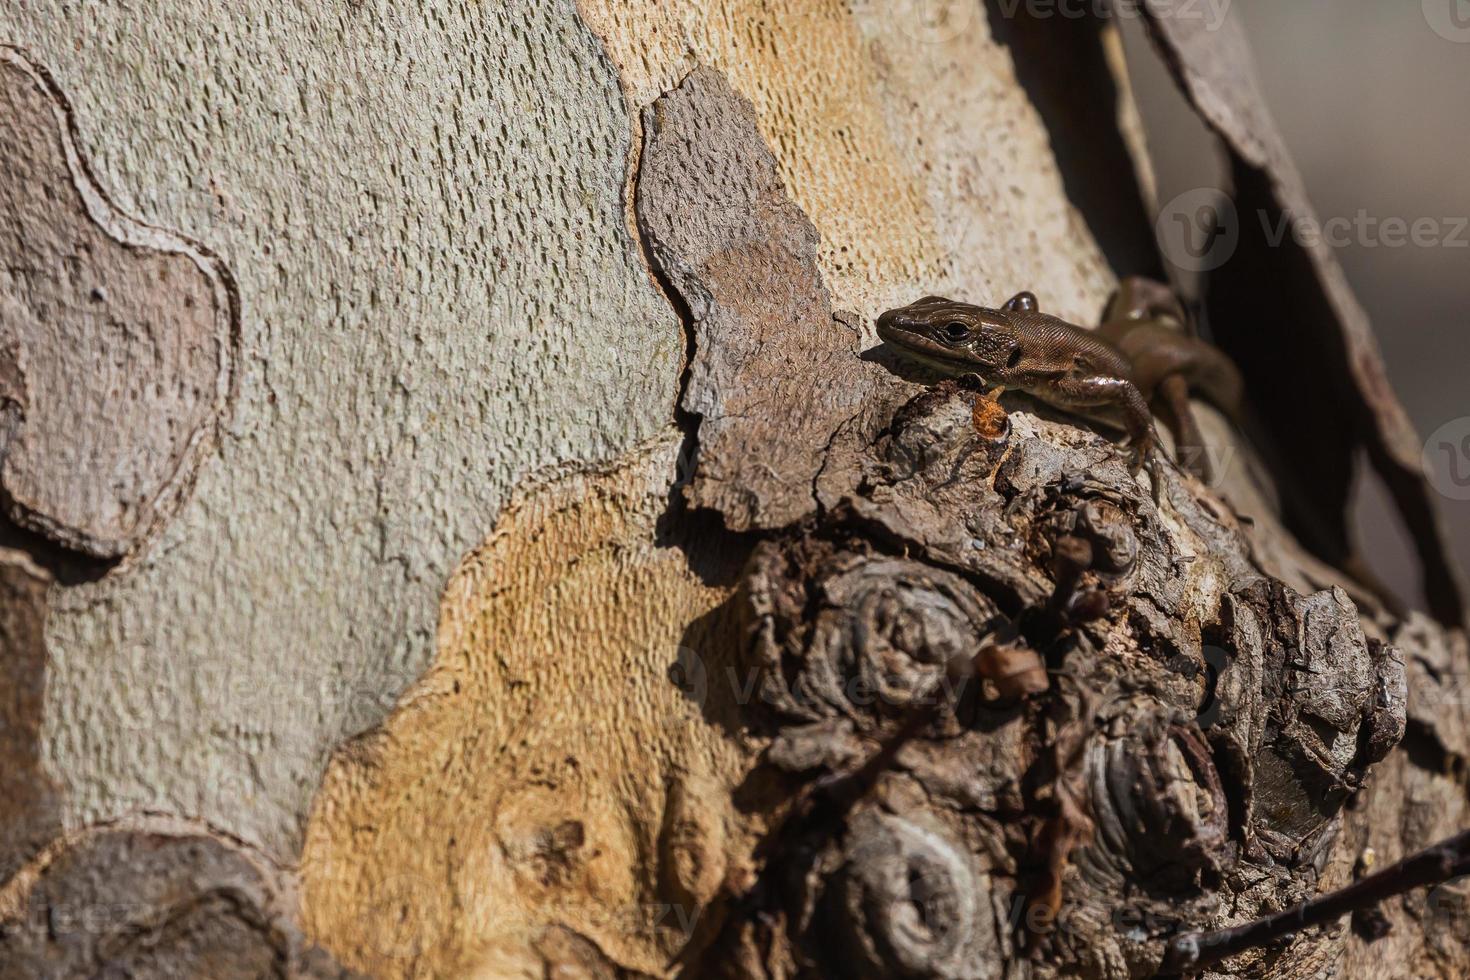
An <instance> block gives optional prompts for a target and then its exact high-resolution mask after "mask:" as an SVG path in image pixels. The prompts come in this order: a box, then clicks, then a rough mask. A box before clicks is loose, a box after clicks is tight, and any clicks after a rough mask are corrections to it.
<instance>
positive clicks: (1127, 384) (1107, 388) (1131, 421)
mask: <svg viewBox="0 0 1470 980" xmlns="http://www.w3.org/2000/svg"><path fill="white" fill-rule="evenodd" d="M1047 389H1048V390H1047V392H1046V395H1045V396H1044V397H1045V400H1047V401H1051V402H1053V403H1055V404H1057V405H1060V406H1062V407H1064V408H1073V409H1078V410H1080V411H1082V412H1083V413H1093V414H1108V415H1114V416H1116V417H1117V420H1118V421H1119V422H1121V424H1122V426H1123V430H1124V431H1125V432H1127V433H1128V444H1129V447H1130V450H1131V452H1130V454H1129V464H1128V471H1129V472H1130V473H1137V472H1138V471H1139V470H1140V469H1142V468H1143V464H1144V463H1145V462H1148V461H1149V460H1150V459H1151V457H1152V454H1153V450H1154V422H1153V416H1152V415H1151V414H1149V410H1148V402H1147V401H1145V400H1144V397H1143V393H1142V392H1140V391H1139V390H1138V387H1137V386H1136V385H1135V384H1133V382H1131V381H1129V380H1127V379H1125V378H1115V377H1108V376H1106V375H1082V374H1072V375H1068V376H1066V377H1062V378H1057V379H1054V380H1052V381H1051V382H1050V383H1049V384H1048V385H1047ZM1155 483H1156V484H1157V479H1155Z"/></svg>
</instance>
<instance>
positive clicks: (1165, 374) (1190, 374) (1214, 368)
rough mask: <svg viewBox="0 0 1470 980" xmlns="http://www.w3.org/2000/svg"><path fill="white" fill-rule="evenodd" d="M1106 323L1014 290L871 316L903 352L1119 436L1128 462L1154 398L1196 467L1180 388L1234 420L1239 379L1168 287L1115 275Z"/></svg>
mask: <svg viewBox="0 0 1470 980" xmlns="http://www.w3.org/2000/svg"><path fill="white" fill-rule="evenodd" d="M1105 319H1106V321H1107V322H1106V323H1105V324H1104V325H1103V327H1101V328H1099V329H1098V330H1085V329H1083V328H1081V327H1078V326H1075V325H1073V324H1071V323H1068V322H1066V321H1065V320H1062V319H1059V318H1057V317H1054V316H1050V315H1048V314H1045V313H1042V312H1041V311H1040V310H1039V309H1038V308H1037V302H1036V297H1035V296H1033V295H1032V294H1031V293H1029V292H1022V293H1018V294H1016V295H1015V296H1014V297H1012V298H1011V299H1010V300H1009V301H1008V302H1007V303H1006V304H1005V305H1004V306H1002V307H1000V308H999V309H991V308H989V307H983V306H975V305H972V304H969V303H960V302H956V301H954V300H949V299H945V298H943V297H939V296H926V297H924V298H923V299H921V300H918V301H917V302H914V303H911V304H909V305H908V306H904V307H900V308H899V309H896V310H889V311H888V312H886V313H884V314H883V315H882V316H880V317H879V318H878V334H879V336H880V337H882V338H883V339H884V340H885V341H887V342H889V343H891V344H893V345H895V346H897V347H898V348H899V349H900V350H901V351H903V352H904V353H905V354H906V355H907V356H909V357H912V358H915V359H917V360H920V361H923V362H926V363H928V364H930V365H932V366H934V367H936V368H938V369H939V370H941V371H943V372H945V373H947V374H952V375H968V374H976V375H979V376H980V377H981V378H983V379H984V380H986V381H988V382H989V383H991V384H994V385H999V386H1002V387H1004V388H1016V389H1019V390H1021V391H1024V392H1026V393H1028V394H1030V395H1032V396H1034V397H1036V398H1038V399H1040V400H1041V401H1044V402H1046V403H1047V404H1050V405H1053V406H1055V407H1057V408H1062V409H1066V410H1069V411H1074V412H1077V413H1078V414H1081V415H1084V416H1086V417H1088V418H1091V419H1095V420H1098V421H1101V422H1104V423H1108V424H1111V425H1115V426H1118V427H1120V428H1122V429H1123V430H1124V431H1125V432H1126V433H1127V434H1128V441H1129V444H1130V447H1131V450H1132V456H1131V460H1130V463H1131V469H1132V470H1133V471H1134V472H1137V471H1138V470H1139V468H1140V467H1141V466H1142V465H1143V464H1144V463H1145V462H1149V461H1150V460H1151V455H1152V453H1153V450H1154V440H1155V437H1154V429H1153V416H1152V414H1151V413H1150V411H1149V402H1150V400H1153V399H1158V400H1159V401H1160V402H1161V403H1162V404H1163V407H1165V408H1166V409H1167V413H1168V415H1169V416H1171V417H1172V418H1171V419H1170V421H1171V422H1173V423H1175V424H1174V426H1173V427H1174V430H1175V434H1176V436H1177V437H1178V438H1177V440H1176V441H1177V443H1178V444H1179V445H1180V447H1181V455H1182V456H1184V458H1185V459H1186V462H1187V463H1191V464H1195V463H1197V464H1198V468H1197V472H1198V471H1200V470H1203V469H1204V465H1203V461H1204V456H1203V452H1202V451H1200V452H1195V450H1202V445H1201V443H1200V439H1199V430H1198V427H1197V426H1196V425H1195V423H1194V417H1193V414H1192V412H1191V410H1190V408H1189V391H1190V389H1191V388H1195V389H1197V390H1199V391H1200V392H1201V393H1202V394H1204V395H1205V397H1206V398H1207V399H1209V400H1210V401H1212V402H1214V403H1215V404H1216V405H1217V406H1218V407H1220V408H1221V409H1222V410H1223V411H1225V412H1226V413H1227V414H1229V415H1230V416H1231V417H1232V418H1238V413H1239V404H1240V395H1241V383H1240V375H1239V373H1238V372H1237V371H1236V369H1235V366H1234V365H1233V364H1231V362H1230V360H1229V359H1228V358H1226V357H1225V355H1224V354H1223V353H1221V352H1220V351H1219V350H1217V349H1216V348H1214V347H1212V346H1210V345H1209V344H1207V343H1205V342H1204V341H1202V340H1200V339H1198V338H1196V337H1192V336H1190V335H1188V334H1186V333H1185V332H1184V323H1185V318H1184V312H1183V309H1182V308H1181V307H1180V306H1179V304H1178V301H1177V300H1176V299H1174V297H1173V294H1172V293H1170V292H1169V290H1168V288H1167V287H1165V286H1163V285H1160V284H1158V283H1154V282H1151V281H1149V280H1146V279H1141V278H1132V279H1127V280H1124V282H1123V284H1122V285H1121V286H1120V288H1119V290H1118V294H1117V296H1116V297H1115V299H1114V300H1113V302H1112V303H1111V304H1110V305H1109V309H1108V313H1107V316H1106V317H1105Z"/></svg>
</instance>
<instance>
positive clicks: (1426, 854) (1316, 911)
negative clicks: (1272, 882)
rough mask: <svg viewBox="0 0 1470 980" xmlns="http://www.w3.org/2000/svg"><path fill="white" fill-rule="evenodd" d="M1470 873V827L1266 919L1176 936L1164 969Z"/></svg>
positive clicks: (1205, 961) (1187, 967)
mask: <svg viewBox="0 0 1470 980" xmlns="http://www.w3.org/2000/svg"><path fill="white" fill-rule="evenodd" d="M1465 874H1470V831H1465V832H1464V833H1460V834H1456V835H1455V836H1453V837H1449V838H1446V839H1445V840H1442V841H1440V842H1439V843H1438V844H1434V845H1432V846H1430V847H1426V848H1425V849H1424V850H1422V851H1420V852H1418V853H1417V854H1412V855H1410V856H1409V857H1406V858H1404V859H1403V860H1402V861H1399V862H1398V863H1397V864H1391V865H1389V866H1388V867H1386V868H1384V869H1383V870H1382V871H1379V872H1376V873H1374V874H1371V875H1368V876H1367V877H1366V878H1361V879H1359V880H1358V881H1355V882H1353V883H1352V884H1351V885H1348V886H1347V887H1346V888H1340V889H1338V890H1337V891H1335V892H1332V893H1330V894H1327V895H1322V896H1319V897H1317V898H1314V899H1312V900H1311V901H1309V902H1305V903H1303V904H1302V905H1298V906H1297V907H1296V908H1292V909H1286V910H1285V911H1282V912H1277V913H1275V914H1273V915H1268V916H1266V917H1265V918H1263V919H1257V920H1256V921H1254V922H1248V923H1246V924H1245V925H1239V926H1231V927H1230V928H1229V929H1219V930H1216V931H1214V932H1192V933H1188V934H1186V935H1183V936H1175V937H1174V938H1173V939H1172V940H1170V942H1169V945H1168V948H1167V949H1165V951H1164V961H1163V964H1162V965H1161V966H1160V972H1161V973H1163V974H1174V973H1183V972H1185V971H1193V970H1199V969H1201V968H1203V967H1206V966H1209V965H1210V964H1211V963H1215V962H1218V961H1219V960H1222V959H1225V958H1226V957H1227V956H1234V955H1235V954H1236V953H1240V952H1243V951H1245V950H1247V949H1254V948H1256V947H1258V946H1264V945H1265V944H1267V943H1269V942H1272V941H1274V940H1277V939H1280V938H1281V937H1283V936H1287V935H1290V934H1291V933H1293V932H1297V931H1298V930H1301V929H1306V928H1308V927H1309V926H1315V925H1321V924H1322V923H1324V922H1333V921H1335V920H1337V919H1339V918H1341V917H1342V916H1344V915H1347V914H1348V913H1349V912H1354V911H1357V910H1358V909H1364V908H1370V907H1372V906H1374V905H1377V904H1378V903H1379V902H1382V901H1384V900H1385V899H1389V898H1392V897H1394V896H1395V895H1401V894H1403V893H1404V892H1406V891H1409V890H1410V889H1413V888H1418V887H1420V886H1421V885H1437V884H1440V883H1441V882H1445V881H1449V880H1450V879H1451V878H1458V877H1459V876H1460V875H1465Z"/></svg>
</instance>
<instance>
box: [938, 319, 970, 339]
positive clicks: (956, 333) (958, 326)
mask: <svg viewBox="0 0 1470 980" xmlns="http://www.w3.org/2000/svg"><path fill="white" fill-rule="evenodd" d="M944 335H945V336H946V337H948V338H949V339H950V340H964V339H965V338H966V337H968V336H970V328H969V327H967V326H965V325H964V324H963V323H960V322H959V321H958V320H951V321H950V322H949V323H946V324H945V325H944Z"/></svg>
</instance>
